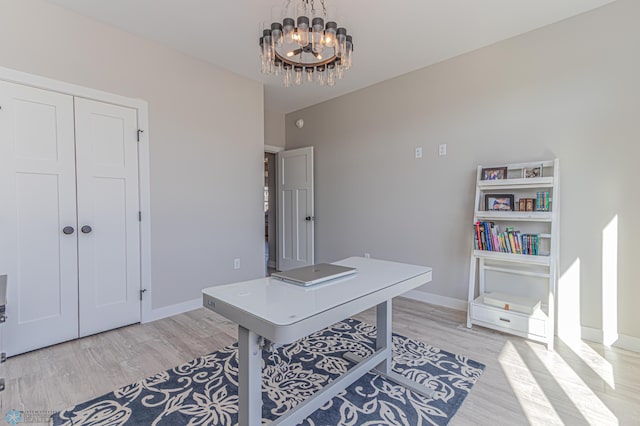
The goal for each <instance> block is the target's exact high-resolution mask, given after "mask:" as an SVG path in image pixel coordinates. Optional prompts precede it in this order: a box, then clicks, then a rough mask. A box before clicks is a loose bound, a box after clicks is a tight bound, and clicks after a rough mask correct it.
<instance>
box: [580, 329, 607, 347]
mask: <svg viewBox="0 0 640 426" xmlns="http://www.w3.org/2000/svg"><path fill="white" fill-rule="evenodd" d="M580 337H581V338H582V339H584V340H589V341H590V342H596V343H602V341H603V340H604V335H603V333H602V330H598V329H597V328H591V327H585V326H582V327H580Z"/></svg>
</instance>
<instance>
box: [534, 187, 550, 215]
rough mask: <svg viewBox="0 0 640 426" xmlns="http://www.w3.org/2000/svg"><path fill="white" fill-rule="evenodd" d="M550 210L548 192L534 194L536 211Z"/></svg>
mask: <svg viewBox="0 0 640 426" xmlns="http://www.w3.org/2000/svg"><path fill="white" fill-rule="evenodd" d="M550 210H551V200H550V199H549V191H545V192H537V193H536V211H539V212H548V211H550Z"/></svg>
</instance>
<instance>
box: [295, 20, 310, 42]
mask: <svg viewBox="0 0 640 426" xmlns="http://www.w3.org/2000/svg"><path fill="white" fill-rule="evenodd" d="M296 34H297V35H298V46H300V47H305V46H306V45H308V44H309V18H307V17H306V16H300V17H298V31H297V32H296Z"/></svg>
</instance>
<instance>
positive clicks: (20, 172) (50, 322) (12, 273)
mask: <svg viewBox="0 0 640 426" xmlns="http://www.w3.org/2000/svg"><path fill="white" fill-rule="evenodd" d="M0 107H2V108H1V109H0V200H2V208H0V275H1V274H7V275H8V281H7V323H6V334H5V339H4V343H5V347H6V350H7V353H8V355H10V356H11V355H16V354H19V353H23V352H27V351H30V350H33V349H37V348H40V347H43V346H48V345H52V344H56V343H59V342H62V341H65V340H69V339H73V338H77V337H78V276H77V255H78V253H77V232H76V228H77V223H76V182H75V152H74V117H73V98H72V97H71V96H67V95H62V94H59V93H54V92H49V91H46V90H40V89H35V88H31V87H27V86H22V85H18V84H13V83H7V82H1V81H0ZM65 227H71V228H73V230H74V232H73V233H71V234H65V233H63V229H64V228H65Z"/></svg>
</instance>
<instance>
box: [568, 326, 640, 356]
mask: <svg viewBox="0 0 640 426" xmlns="http://www.w3.org/2000/svg"><path fill="white" fill-rule="evenodd" d="M581 332H582V338H583V339H584V340H589V341H591V342H596V343H602V342H603V340H604V333H603V332H602V330H598V329H597V328H591V327H584V326H583V327H581ZM611 346H613V347H616V348H620V349H626V350H628V351H633V352H640V338H638V337H633V336H627V335H625V334H620V335H618V340H616V341H615V342H614V343H613V345H611Z"/></svg>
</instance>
